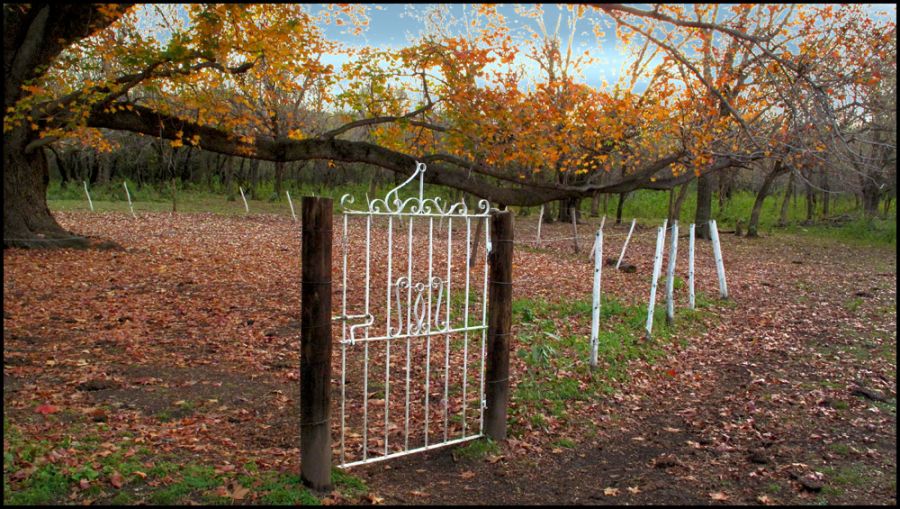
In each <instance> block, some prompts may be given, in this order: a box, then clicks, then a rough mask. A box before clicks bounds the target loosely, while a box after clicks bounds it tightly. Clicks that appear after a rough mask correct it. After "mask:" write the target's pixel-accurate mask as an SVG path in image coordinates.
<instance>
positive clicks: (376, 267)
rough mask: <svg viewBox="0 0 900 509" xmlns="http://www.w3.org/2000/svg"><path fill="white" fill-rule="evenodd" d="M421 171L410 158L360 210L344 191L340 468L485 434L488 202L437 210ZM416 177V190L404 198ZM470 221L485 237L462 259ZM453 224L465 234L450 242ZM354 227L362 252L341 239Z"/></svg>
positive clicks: (467, 248)
mask: <svg viewBox="0 0 900 509" xmlns="http://www.w3.org/2000/svg"><path fill="white" fill-rule="evenodd" d="M425 171H426V166H425V164H423V163H418V162H417V163H416V170H415V172H414V173H413V174H412V175H411V176H410V177H409V178H408V179H407V180H406V181H405V182H403V183H402V184H400V185H399V186H397V187H395V188H394V189H391V190H390V191H389V192H388V193H387V194H386V195H385V197H384V198H383V199H381V198H376V199H372V200H369V199H368V197H367V204H366V205H367V208H366V210H353V209H352V208H351V206H352V204H353V197H352V196H350V195H344V197H343V198H342V199H341V206H342V208H343V212H342V215H343V218H342V219H343V231H342V236H341V257H342V262H341V263H342V267H341V271H342V275H341V314H340V315H339V316H335V317H334V318H333V319H334V320H335V321H340V322H341V340H340V349H341V352H340V354H341V361H340V362H341V373H340V380H341V381H340V395H339V398H340V410H339V422H338V423H337V424H338V425H339V430H337V432H338V433H339V436H340V439H339V442H338V444H337V445H338V449H337V454H338V456H339V459H338V465H339V466H340V467H342V468H347V467H351V466H354V465H359V464H364V463H371V462H374V461H380V460H384V459H387V458H392V457H396V456H402V455H406V454H411V453H414V452H419V451H425V450H428V449H433V448H437V447H441V446H445V445H450V444H454V443H460V442H463V441H467V440H471V439H474V438H478V437H480V436H482V435H483V431H484V404H485V400H484V373H485V369H484V368H485V364H484V360H485V355H484V351H485V341H486V335H487V328H488V322H487V304H486V302H487V294H488V270H487V269H488V260H487V257H488V254H489V253H490V250H491V245H490V238H491V236H490V231H489V230H490V221H488V218H489V215H490V213H491V211H492V210H491V208H490V205H489V203H488V202H487V201H486V200H481V201H480V202H479V210H478V211H477V212H475V213H470V212H469V210H468V209H467V207H466V204H465V203H464V202H460V203H455V204H453V205H452V206H449V207H448V208H445V206H444V205H443V203H442V201H441V199H440V198H439V197H435V198H427V199H426V198H425V197H424V175H425ZM416 179H418V182H419V186H418V196H412V197H407V198H401V192H402V191H403V190H404V188H405V187H406V186H407V184H409V183H410V182H413V181H414V180H416ZM435 219H437V220H438V221H437V223H438V224H437V226H438V228H437V229H436V228H435V222H436V221H435ZM473 219H474V220H478V221H483V222H484V228H481V230H483V232H484V242H482V243H481V244H482V248H481V249H480V250H479V251H483V255H481V256H476V257H475V260H477V262H476V263H475V264H474V266H471V267H470V264H469V263H468V260H469V259H470V258H471V257H472V255H473V253H472V249H473V248H472V245H473V240H474V238H473V228H472V226H473V224H472V223H473ZM379 223H386V225H382V224H379ZM395 223H399V224H395ZM404 223H405V224H404ZM354 227H356V228H354ZM458 228H462V229H463V230H464V235H463V234H462V233H458V234H457V236H456V238H454V230H455V229H458ZM361 230H364V232H365V233H364V246H365V247H364V252H362V253H360V252H358V251H359V250H356V251H352V250H351V249H350V242H349V239H350V235H351V234H356V235H359V236H360V237H361V236H362V235H363V233H362V231H361ZM462 242H465V244H463V243H462ZM354 244H356V245H359V244H358V243H354ZM475 244H477V242H476V243H475ZM474 254H475V255H479V253H474ZM463 255H464V256H465V258H462V256H463ZM454 258H457V260H456V261H457V263H453V262H454ZM479 264H480V265H481V266H479ZM479 272H480V273H481V276H482V278H481V279H482V280H481V281H480V282H479V281H477V279H478V275H479V274H478V273H479ZM479 283H480V284H479Z"/></svg>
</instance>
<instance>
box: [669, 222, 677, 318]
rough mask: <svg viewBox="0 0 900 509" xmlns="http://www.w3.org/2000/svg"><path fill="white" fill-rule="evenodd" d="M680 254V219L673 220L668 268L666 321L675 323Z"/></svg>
mask: <svg viewBox="0 0 900 509" xmlns="http://www.w3.org/2000/svg"><path fill="white" fill-rule="evenodd" d="M677 256H678V220H677V219H676V220H674V221H672V238H671V241H670V242H669V267H668V269H667V270H666V323H667V324H669V325H672V324H673V323H675V295H674V294H675V258H676V257H677Z"/></svg>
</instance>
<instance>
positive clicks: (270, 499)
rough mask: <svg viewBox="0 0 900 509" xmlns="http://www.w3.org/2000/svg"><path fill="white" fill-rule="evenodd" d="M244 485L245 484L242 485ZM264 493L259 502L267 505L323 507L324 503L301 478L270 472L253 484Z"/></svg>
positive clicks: (294, 475)
mask: <svg viewBox="0 0 900 509" xmlns="http://www.w3.org/2000/svg"><path fill="white" fill-rule="evenodd" d="M242 484H243V483H242ZM251 485H252V486H253V487H254V489H255V490H258V491H260V492H262V493H263V495H262V497H260V499H259V502H260V503H261V504H266V505H298V504H299V505H321V504H322V502H321V501H320V500H319V499H318V498H316V496H315V495H313V494H312V493H310V492H309V490H308V489H306V487H305V486H303V482H302V481H301V480H300V476H299V475H296V474H285V473H278V472H269V473H266V474H263V475H262V476H260V477H259V479H258V480H257V481H255V482H253V483H252V484H251Z"/></svg>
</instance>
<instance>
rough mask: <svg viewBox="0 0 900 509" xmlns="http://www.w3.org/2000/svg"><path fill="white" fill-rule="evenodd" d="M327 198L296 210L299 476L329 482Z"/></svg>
mask: <svg viewBox="0 0 900 509" xmlns="http://www.w3.org/2000/svg"><path fill="white" fill-rule="evenodd" d="M331 210H332V200H331V198H317V197H310V196H307V197H304V198H303V205H302V211H301V215H302V218H301V221H302V244H301V253H302V254H301V264H302V265H301V285H300V478H301V479H302V480H303V483H304V484H306V485H307V486H309V487H311V488H313V489H315V490H327V489H330V488H331V426H330V421H331V396H330V394H331V392H330V389H331V214H332V213H331Z"/></svg>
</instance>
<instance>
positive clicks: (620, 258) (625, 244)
mask: <svg viewBox="0 0 900 509" xmlns="http://www.w3.org/2000/svg"><path fill="white" fill-rule="evenodd" d="M636 222H637V219H632V220H631V228H629V229H628V236H627V237H625V243H624V244H622V252H621V253H620V254H619V261H617V262H616V270H619V265H622V259H624V258H625V249H626V248H627V247H628V241H629V240H631V233H632V232H633V231H634V224H635V223H636Z"/></svg>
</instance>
